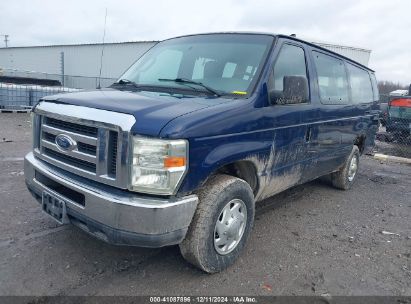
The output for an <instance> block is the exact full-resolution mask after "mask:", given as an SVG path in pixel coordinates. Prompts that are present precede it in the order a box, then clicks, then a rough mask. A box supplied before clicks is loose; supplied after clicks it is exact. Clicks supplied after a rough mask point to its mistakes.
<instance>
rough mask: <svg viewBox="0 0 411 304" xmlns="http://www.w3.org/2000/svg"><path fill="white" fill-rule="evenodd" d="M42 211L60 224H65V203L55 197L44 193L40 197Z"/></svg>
mask: <svg viewBox="0 0 411 304" xmlns="http://www.w3.org/2000/svg"><path fill="white" fill-rule="evenodd" d="M41 206H42V209H43V211H44V212H46V213H47V214H48V215H50V216H51V217H53V218H54V219H55V220H56V221H57V222H59V223H60V224H67V223H68V222H69V219H68V217H67V211H66V202H65V201H64V200H62V199H60V198H58V197H56V196H55V195H53V194H51V193H49V192H47V191H44V192H43V196H42V204H41Z"/></svg>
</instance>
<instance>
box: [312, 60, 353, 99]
mask: <svg viewBox="0 0 411 304" xmlns="http://www.w3.org/2000/svg"><path fill="white" fill-rule="evenodd" d="M313 56H314V63H315V67H316V69H317V77H318V87H319V90H320V100H321V103H323V104H347V103H348V102H349V97H348V82H347V73H346V71H345V66H344V62H343V61H342V60H340V59H337V58H334V57H331V56H328V55H325V54H322V53H319V52H313Z"/></svg>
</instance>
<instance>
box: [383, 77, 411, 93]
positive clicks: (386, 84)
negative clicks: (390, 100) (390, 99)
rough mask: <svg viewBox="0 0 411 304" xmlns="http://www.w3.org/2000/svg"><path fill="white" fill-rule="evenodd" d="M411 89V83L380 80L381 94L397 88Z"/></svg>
mask: <svg viewBox="0 0 411 304" xmlns="http://www.w3.org/2000/svg"><path fill="white" fill-rule="evenodd" d="M409 89H411V85H410V86H407V85H402V84H400V83H399V82H393V81H388V80H383V81H378V90H379V91H380V94H389V93H390V92H392V91H395V90H409Z"/></svg>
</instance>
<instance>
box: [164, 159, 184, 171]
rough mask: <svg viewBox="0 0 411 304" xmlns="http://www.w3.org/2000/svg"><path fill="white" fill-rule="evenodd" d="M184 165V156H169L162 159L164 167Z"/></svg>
mask: <svg viewBox="0 0 411 304" xmlns="http://www.w3.org/2000/svg"><path fill="white" fill-rule="evenodd" d="M185 165H186V159H185V157H176V156H169V157H166V158H165V159H164V167H165V168H174V167H184V166H185Z"/></svg>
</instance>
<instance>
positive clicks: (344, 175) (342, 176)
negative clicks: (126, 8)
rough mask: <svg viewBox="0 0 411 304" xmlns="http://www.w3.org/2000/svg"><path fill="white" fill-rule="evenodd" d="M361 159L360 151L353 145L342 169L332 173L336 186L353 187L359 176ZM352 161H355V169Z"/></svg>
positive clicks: (346, 188)
mask: <svg viewBox="0 0 411 304" xmlns="http://www.w3.org/2000/svg"><path fill="white" fill-rule="evenodd" d="M353 159H354V160H353ZM359 161H360V151H359V149H358V147H357V146H353V148H352V151H351V153H350V155H349V156H348V158H347V160H346V161H345V163H344V165H343V166H342V167H341V169H340V170H339V171H337V172H334V173H331V175H330V177H331V183H332V185H333V186H334V187H335V188H337V189H341V190H348V189H351V187H352V185H353V184H354V182H355V180H356V178H357V173H358V165H359ZM352 162H355V169H354V168H353V167H352V166H353V163H352ZM350 168H351V170H350ZM352 170H354V171H352Z"/></svg>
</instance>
